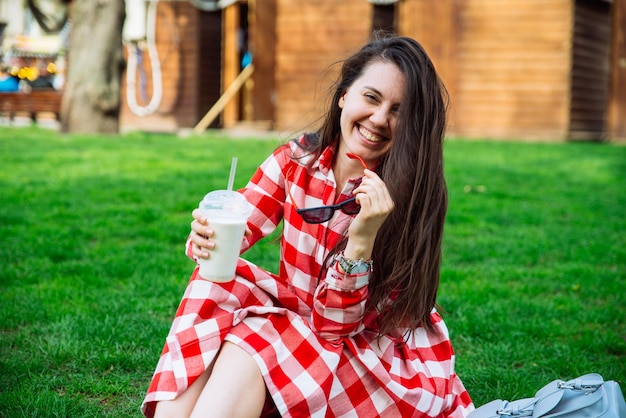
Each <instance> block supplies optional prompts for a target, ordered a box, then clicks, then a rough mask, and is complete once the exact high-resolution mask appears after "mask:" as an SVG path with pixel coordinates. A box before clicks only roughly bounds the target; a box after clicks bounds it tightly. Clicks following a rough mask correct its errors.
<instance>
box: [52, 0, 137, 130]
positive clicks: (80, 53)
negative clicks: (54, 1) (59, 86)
mask: <svg viewBox="0 0 626 418" xmlns="http://www.w3.org/2000/svg"><path fill="white" fill-rule="evenodd" d="M124 17H125V7H124V0H73V1H72V3H71V9H70V22H71V29H70V34H69V56H68V57H69V60H68V73H67V85H66V88H65V92H64V94H63V101H62V103H61V131H63V132H82V133H115V134H117V133H118V132H119V114H120V85H121V78H122V71H123V68H124V56H123V46H122V26H123V24H124Z"/></svg>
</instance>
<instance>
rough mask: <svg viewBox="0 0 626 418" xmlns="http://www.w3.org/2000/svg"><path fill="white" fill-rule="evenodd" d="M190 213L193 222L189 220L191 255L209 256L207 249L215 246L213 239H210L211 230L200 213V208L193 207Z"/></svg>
mask: <svg viewBox="0 0 626 418" xmlns="http://www.w3.org/2000/svg"><path fill="white" fill-rule="evenodd" d="M191 215H192V216H193V222H191V233H190V235H189V237H190V238H191V242H192V248H191V250H192V252H193V255H194V256H196V257H198V258H209V250H212V249H213V248H215V241H213V240H211V239H210V237H211V236H212V235H213V230H212V229H211V228H210V227H209V221H208V220H207V219H206V218H205V217H204V215H202V212H201V211H200V209H194V210H193V212H192V213H191Z"/></svg>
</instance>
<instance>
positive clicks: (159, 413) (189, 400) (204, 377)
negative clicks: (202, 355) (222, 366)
mask: <svg viewBox="0 0 626 418" xmlns="http://www.w3.org/2000/svg"><path fill="white" fill-rule="evenodd" d="M211 369H212V367H209V368H207V369H206V370H205V371H204V373H202V374H201V375H200V376H199V377H198V378H197V379H196V380H195V381H194V382H193V383H192V384H191V386H189V387H188V388H187V390H185V391H184V392H183V393H181V394H180V396H179V397H178V398H176V399H173V400H171V401H159V402H157V404H156V409H155V413H154V418H180V417H188V416H189V415H191V411H193V407H194V406H195V405H196V402H197V401H198V397H199V396H200V393H201V392H202V389H204V387H205V385H206V382H207V381H208V380H209V376H210V375H211Z"/></svg>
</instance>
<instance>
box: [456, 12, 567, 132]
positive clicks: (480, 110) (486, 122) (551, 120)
mask: <svg viewBox="0 0 626 418" xmlns="http://www.w3.org/2000/svg"><path fill="white" fill-rule="evenodd" d="M505 3H506V5H503V2H502V1H501V0H472V1H462V2H460V3H459V10H458V13H459V17H458V23H459V29H458V31H459V34H458V39H459V42H458V71H457V73H456V77H457V80H456V85H457V89H456V97H454V98H453V107H454V114H455V119H454V120H453V121H452V123H453V125H452V127H451V128H452V132H454V133H455V134H456V135H461V136H468V137H492V138H530V139H532V138H539V139H553V140H559V139H564V138H565V137H566V136H567V130H568V117H569V96H570V91H569V81H570V68H571V28H572V24H573V10H572V1H571V0H509V1H506V2H505Z"/></svg>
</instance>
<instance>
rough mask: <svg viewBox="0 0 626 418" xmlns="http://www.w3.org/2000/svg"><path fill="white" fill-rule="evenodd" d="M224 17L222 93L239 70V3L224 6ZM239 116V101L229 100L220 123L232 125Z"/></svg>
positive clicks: (231, 82) (234, 78)
mask: <svg viewBox="0 0 626 418" xmlns="http://www.w3.org/2000/svg"><path fill="white" fill-rule="evenodd" d="M222 16H223V19H224V22H223V30H222V38H223V45H224V47H223V51H222V57H223V65H222V74H223V76H222V77H223V82H222V92H223V93H222V95H224V94H225V93H226V91H227V88H228V86H230V85H232V84H233V82H234V81H235V80H236V78H237V75H238V74H239V72H240V71H241V70H240V69H241V64H240V62H239V46H238V39H237V33H238V28H239V21H240V18H241V16H240V13H239V4H238V3H235V4H232V5H230V6H228V7H226V8H225V9H224V10H223V11H222ZM237 95H238V91H237V92H235V96H237ZM238 116H239V101H238V100H236V99H235V100H229V101H228V102H227V103H226V104H225V107H224V112H223V114H222V123H223V125H224V126H226V127H228V126H232V125H233V124H234V123H235V122H236V121H237V120H238Z"/></svg>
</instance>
